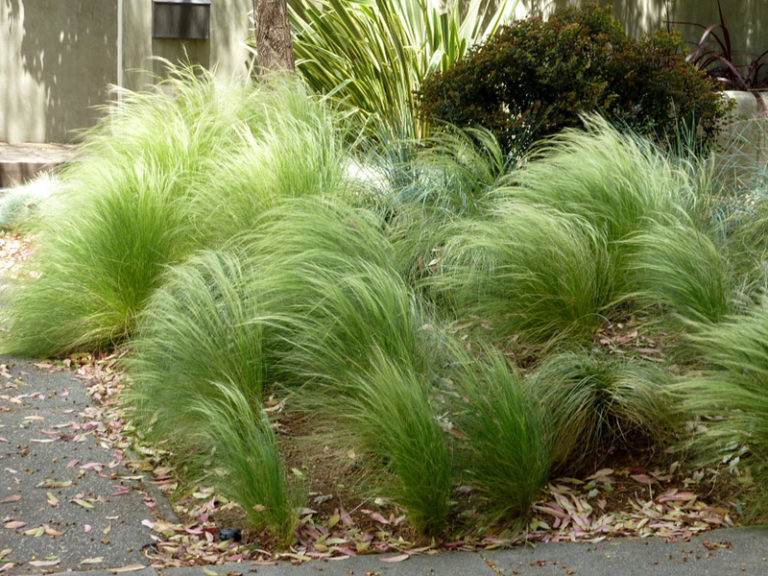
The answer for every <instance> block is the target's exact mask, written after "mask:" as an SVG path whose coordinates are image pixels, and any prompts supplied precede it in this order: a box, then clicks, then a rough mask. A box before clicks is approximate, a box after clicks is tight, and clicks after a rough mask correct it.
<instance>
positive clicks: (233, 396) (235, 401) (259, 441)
mask: <svg viewBox="0 0 768 576" xmlns="http://www.w3.org/2000/svg"><path fill="white" fill-rule="evenodd" d="M214 386H215V387H216V388H217V389H218V391H219V394H218V397H217V398H211V397H200V398H196V399H195V400H194V409H195V410H196V411H197V413H198V415H199V419H200V420H201V421H202V422H203V423H202V424H201V425H200V426H199V427H198V428H197V430H195V431H194V432H193V434H192V435H191V436H190V437H189V440H188V441H190V442H192V443H194V444H195V445H197V446H198V448H202V449H203V452H202V454H198V455H197V459H198V460H199V464H198V468H199V469H205V470H210V471H211V472H210V473H209V475H208V476H207V479H208V480H210V481H211V482H212V483H213V485H214V487H215V488H216V489H217V490H218V491H219V492H220V493H221V494H223V495H224V496H226V497H228V498H230V499H231V500H232V501H234V502H237V503H238V504H240V506H242V508H243V510H244V511H245V512H246V514H247V515H248V517H249V519H250V520H251V522H252V523H253V525H254V526H255V527H256V528H257V529H264V528H266V529H267V530H269V532H270V533H271V534H272V536H273V537H274V538H275V539H276V542H277V545H278V547H280V548H287V547H288V546H289V545H290V544H291V542H292V541H293V534H294V530H295V529H296V525H297V524H298V520H299V511H300V509H301V507H302V506H304V505H305V502H304V500H305V498H304V494H303V490H302V489H301V487H299V486H295V485H291V484H290V482H289V481H288V479H287V476H286V474H285V470H284V469H283V464H282V460H281V457H280V452H279V450H278V445H277V438H276V436H275V433H274V432H273V430H272V427H271V425H270V422H269V419H268V418H267V417H266V415H265V414H264V412H263V411H262V410H261V406H260V405H259V404H258V403H255V406H254V405H253V404H254V403H253V402H249V401H248V400H247V399H246V398H245V396H243V394H242V392H241V391H240V390H239V389H238V387H237V386H235V385H233V384H232V383H231V382H230V383H226V384H218V383H217V384H214Z"/></svg>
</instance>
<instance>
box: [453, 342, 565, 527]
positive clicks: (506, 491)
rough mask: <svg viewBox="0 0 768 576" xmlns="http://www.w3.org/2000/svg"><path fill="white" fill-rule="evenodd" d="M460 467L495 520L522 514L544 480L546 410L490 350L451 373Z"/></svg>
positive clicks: (547, 441) (547, 449)
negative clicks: (484, 359) (486, 357)
mask: <svg viewBox="0 0 768 576" xmlns="http://www.w3.org/2000/svg"><path fill="white" fill-rule="evenodd" d="M456 385H457V390H458V392H459V394H460V395H461V397H462V399H463V400H464V403H465V405H464V406H463V407H461V408H463V409H462V410H461V412H459V413H458V415H457V416H456V417H455V422H454V424H455V426H456V427H457V430H458V431H459V432H460V433H461V434H462V438H461V440H460V441H459V446H461V447H462V450H461V452H460V453H461V454H462V459H461V467H462V471H463V472H464V473H465V474H466V475H467V477H468V481H469V483H470V485H471V486H472V487H473V488H475V490H477V491H478V492H479V493H480V494H482V495H483V496H484V497H485V499H486V506H487V508H488V510H489V512H490V516H491V517H492V519H493V520H494V521H496V522H509V521H510V520H515V519H520V518H524V517H525V516H526V515H527V514H528V512H529V511H530V507H531V505H532V504H533V502H534V501H535V500H536V498H537V497H538V496H539V494H540V493H541V491H542V490H543V488H544V486H545V485H546V483H547V480H548V479H549V471H550V439H549V429H548V427H547V421H546V412H545V411H544V409H543V407H542V406H541V405H540V404H539V403H538V401H537V400H536V398H535V396H533V395H531V394H530V391H529V390H528V389H527V387H526V385H525V382H524V380H523V378H522V377H521V376H520V375H519V374H518V373H517V372H516V371H515V369H514V368H512V367H510V366H508V365H507V363H506V361H505V359H504V358H503V356H501V354H499V353H494V354H493V355H492V356H491V359H490V361H489V362H488V363H481V364H478V365H466V366H465V367H464V369H462V370H461V371H460V372H459V373H458V375H457V377H456Z"/></svg>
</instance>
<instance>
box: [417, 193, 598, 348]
mask: <svg viewBox="0 0 768 576" xmlns="http://www.w3.org/2000/svg"><path fill="white" fill-rule="evenodd" d="M441 267H442V269H441V270H440V272H439V273H437V274H434V275H433V276H432V277H430V278H428V279H427V280H425V281H426V282H427V283H428V284H429V285H430V286H431V287H434V288H435V289H436V290H437V291H438V293H439V294H442V295H443V296H445V297H446V298H447V299H449V301H453V303H454V305H455V307H456V313H457V314H458V316H459V318H460V319H461V318H463V317H464V316H466V315H467V314H474V315H476V316H478V317H479V318H480V319H481V320H482V321H483V322H486V323H488V324H489V325H490V326H491V328H492V330H493V331H494V333H495V334H496V336H497V337H499V338H510V337H513V336H515V335H518V336H520V337H521V338H522V339H523V340H524V341H530V342H536V343H546V342H548V341H550V340H552V339H556V338H575V339H580V338H584V337H591V334H592V333H593V332H594V330H595V329H596V327H597V326H599V324H600V323H601V322H602V316H601V313H602V311H603V309H604V307H605V306H606V305H607V304H608V303H609V302H610V300H611V291H612V275H611V262H610V259H609V257H608V253H607V249H606V245H605V241H604V240H603V238H602V236H601V234H600V233H599V232H598V231H597V230H595V228H594V227H593V226H591V225H590V224H588V223H587V222H585V221H584V220H583V219H581V218H578V217H576V216H573V215H570V214H564V213H561V212H559V211H556V210H553V209H551V208H548V207H546V206H540V205H533V204H528V203H525V202H518V201H501V202H499V203H498V205H497V206H496V208H495V209H494V210H493V212H492V217H490V218H487V219H469V220H464V221H462V222H460V223H458V224H457V226H456V230H455V233H454V234H452V235H451V237H450V238H449V240H448V241H447V243H446V245H445V250H444V253H443V256H442V263H441Z"/></svg>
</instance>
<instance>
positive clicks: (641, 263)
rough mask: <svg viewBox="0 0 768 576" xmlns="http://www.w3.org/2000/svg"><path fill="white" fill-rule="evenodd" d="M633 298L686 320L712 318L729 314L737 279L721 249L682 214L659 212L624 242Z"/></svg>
mask: <svg viewBox="0 0 768 576" xmlns="http://www.w3.org/2000/svg"><path fill="white" fill-rule="evenodd" d="M625 244H626V246H627V247H628V252H629V255H628V256H627V257H626V260H625V266H626V269H627V271H628V276H630V277H631V278H632V280H631V282H630V283H629V285H630V286H633V287H634V289H635V292H634V293H633V294H632V296H634V297H637V298H639V299H640V300H642V301H643V302H645V303H647V304H661V305H663V306H665V307H666V308H667V309H668V310H669V311H671V312H672V313H673V314H675V315H676V316H678V317H680V318H683V319H686V320H701V319H704V320H709V321H712V322H716V321H717V320H719V319H720V318H721V317H723V316H724V315H725V314H727V313H728V312H729V307H730V304H731V301H732V299H733V298H734V297H735V296H736V282H737V281H738V279H737V278H734V277H733V275H732V271H731V269H730V266H729V262H728V258H727V253H726V250H725V247H724V246H722V245H720V246H718V245H717V244H716V242H715V239H714V238H713V237H712V235H708V234H706V233H705V232H703V231H701V230H700V229H698V227H697V226H696V225H695V224H694V223H693V221H692V220H691V219H690V218H688V217H687V216H686V215H685V213H682V212H680V213H678V214H677V215H673V214H668V215H666V216H661V215H659V216H657V217H656V219H655V220H654V222H652V223H651V224H650V225H649V226H648V227H647V228H646V229H645V230H643V231H642V232H638V233H637V234H634V235H632V236H631V237H630V238H629V239H628V240H627V241H626V243H625Z"/></svg>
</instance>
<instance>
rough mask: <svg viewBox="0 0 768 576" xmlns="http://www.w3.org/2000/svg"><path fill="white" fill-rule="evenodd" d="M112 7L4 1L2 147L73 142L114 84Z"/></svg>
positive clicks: (98, 0)
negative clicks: (41, 142)
mask: <svg viewBox="0 0 768 576" xmlns="http://www.w3.org/2000/svg"><path fill="white" fill-rule="evenodd" d="M116 62H117V5H116V2H115V0H0V91H2V94H1V95H0V98H2V100H0V140H8V141H12V142H23V141H52V142H64V141H70V140H72V139H73V138H75V136H76V130H78V129H82V128H83V127H87V126H90V125H91V124H93V122H94V120H95V118H96V117H98V115H99V113H98V112H97V111H96V110H95V109H94V107H95V106H98V105H101V104H104V102H106V101H107V98H108V93H109V88H108V85H109V84H110V83H114V82H115V81H116V79H117V76H116V74H117V72H116V71H117V66H116Z"/></svg>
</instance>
